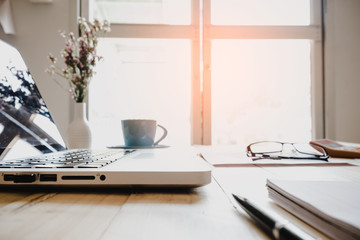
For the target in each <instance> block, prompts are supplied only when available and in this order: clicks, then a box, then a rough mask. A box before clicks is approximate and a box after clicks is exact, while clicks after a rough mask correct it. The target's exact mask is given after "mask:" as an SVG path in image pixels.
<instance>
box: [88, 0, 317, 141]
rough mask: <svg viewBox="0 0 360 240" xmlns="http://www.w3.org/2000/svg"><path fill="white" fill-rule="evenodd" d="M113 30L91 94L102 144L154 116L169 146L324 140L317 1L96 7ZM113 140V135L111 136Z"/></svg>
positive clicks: (155, 1)
mask: <svg viewBox="0 0 360 240" xmlns="http://www.w3.org/2000/svg"><path fill="white" fill-rule="evenodd" d="M91 3H92V4H89V6H91V7H90V13H91V14H90V15H93V17H96V18H98V19H108V20H110V21H111V22H112V32H111V33H110V34H108V36H107V38H104V39H101V41H100V47H99V53H100V55H102V56H104V59H105V60H104V61H103V62H102V63H101V64H99V66H98V68H97V70H96V71H97V74H96V76H95V79H94V81H93V82H92V84H91V86H90V94H89V118H90V122H91V124H92V125H93V129H94V135H95V137H94V139H95V141H98V142H97V143H95V144H96V145H99V146H100V145H113V144H121V142H122V141H123V140H122V133H121V123H120V121H121V119H126V118H153V119H156V120H157V121H158V122H159V123H160V124H162V125H164V126H166V127H167V128H168V130H169V135H168V137H167V138H166V139H165V140H164V144H169V145H190V144H214V145H218V144H247V143H249V142H252V141H257V140H281V141H308V140H310V138H312V137H322V134H323V116H322V112H323V110H322V109H323V106H322V71H321V69H322V67H321V66H322V60H321V59H322V58H321V56H322V54H321V49H322V47H321V45H322V43H321V1H320V0H308V1H306V0H294V1H288V0H271V1H269V0H251V1H250V0H136V1H134V0H132V1H130V0H94V1H92V2H91ZM109 136H111V137H109Z"/></svg>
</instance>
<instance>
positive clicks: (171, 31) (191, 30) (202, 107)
mask: <svg viewBox="0 0 360 240" xmlns="http://www.w3.org/2000/svg"><path fill="white" fill-rule="evenodd" d="M310 4H311V5H310V6H311V13H310V18H311V19H310V25H308V26H268V25H266V26H259V25H251V26H250V25H231V26H228V25H212V24H211V0H191V24H190V25H165V24H120V23H112V24H111V32H110V33H108V35H107V37H109V38H165V39H190V40H191V86H192V89H191V96H192V99H191V106H190V107H191V140H190V143H191V144H192V145H211V136H212V135H211V41H212V40H215V39H309V40H311V53H310V54H311V121H312V123H311V125H312V137H313V138H323V137H324V126H325V124H324V99H323V98H324V92H323V89H324V83H323V37H322V35H323V31H322V7H323V0H310ZM91 6H92V0H81V8H80V16H83V17H85V18H87V19H92V13H91V9H92V8H91ZM201 8H202V12H201ZM200 24H202V29H201V26H200ZM201 42H202V44H201ZM201 45H202V49H201Z"/></svg>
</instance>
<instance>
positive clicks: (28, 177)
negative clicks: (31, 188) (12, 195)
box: [4, 173, 36, 183]
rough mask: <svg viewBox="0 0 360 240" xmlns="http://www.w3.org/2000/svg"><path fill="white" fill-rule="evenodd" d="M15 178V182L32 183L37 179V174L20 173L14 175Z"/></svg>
mask: <svg viewBox="0 0 360 240" xmlns="http://www.w3.org/2000/svg"><path fill="white" fill-rule="evenodd" d="M4 178H5V176H4ZM13 178H14V183H32V182H35V181H36V174H34V173H33V174H19V175H14V176H13Z"/></svg>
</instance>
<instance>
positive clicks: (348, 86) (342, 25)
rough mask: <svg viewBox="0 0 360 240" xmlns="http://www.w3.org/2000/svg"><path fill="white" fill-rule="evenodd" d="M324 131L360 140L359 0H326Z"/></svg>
mask: <svg viewBox="0 0 360 240" xmlns="http://www.w3.org/2000/svg"><path fill="white" fill-rule="evenodd" d="M325 90H326V91H325V109H326V113H325V119H326V122H325V126H326V127H325V128H326V129H325V130H326V131H325V132H326V137H327V138H332V139H336V140H342V141H350V142H358V143H360V1H359V0H326V14H325Z"/></svg>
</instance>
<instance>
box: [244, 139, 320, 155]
mask: <svg viewBox="0 0 360 240" xmlns="http://www.w3.org/2000/svg"><path fill="white" fill-rule="evenodd" d="M284 144H286V143H281V142H259V143H254V144H252V145H251V146H250V150H251V151H252V152H253V153H255V154H261V153H275V152H282V151H283V145H284ZM289 145H291V146H293V147H294V148H295V150H296V151H297V152H299V153H302V154H308V155H316V156H324V155H326V152H325V150H324V149H323V148H321V147H319V146H316V145H313V144H308V143H304V144H297V143H296V144H295V143H294V144H292V143H289ZM289 147H290V146H289Z"/></svg>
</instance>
